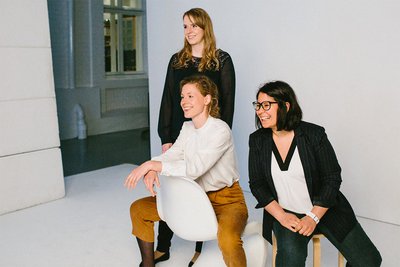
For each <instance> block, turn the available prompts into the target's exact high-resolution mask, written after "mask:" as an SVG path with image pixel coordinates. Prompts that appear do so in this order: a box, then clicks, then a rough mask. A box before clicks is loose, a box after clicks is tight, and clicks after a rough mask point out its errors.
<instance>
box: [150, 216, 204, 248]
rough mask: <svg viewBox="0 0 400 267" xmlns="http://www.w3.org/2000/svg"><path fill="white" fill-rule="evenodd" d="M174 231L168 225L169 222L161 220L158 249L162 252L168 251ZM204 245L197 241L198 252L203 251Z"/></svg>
mask: <svg viewBox="0 0 400 267" xmlns="http://www.w3.org/2000/svg"><path fill="white" fill-rule="evenodd" d="M173 235H174V232H172V230H171V229H170V228H169V227H168V225H167V223H166V222H164V221H159V224H158V236H157V250H158V251H160V252H168V251H169V248H170V247H171V239H172V236H173ZM202 247H203V242H201V241H197V242H196V249H195V251H196V252H201V248H202Z"/></svg>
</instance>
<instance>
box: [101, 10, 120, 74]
mask: <svg viewBox="0 0 400 267" xmlns="http://www.w3.org/2000/svg"><path fill="white" fill-rule="evenodd" d="M117 26H118V19H117V15H116V14H113V13H104V49H105V50H104V53H105V71H106V72H117V71H118V27H117Z"/></svg>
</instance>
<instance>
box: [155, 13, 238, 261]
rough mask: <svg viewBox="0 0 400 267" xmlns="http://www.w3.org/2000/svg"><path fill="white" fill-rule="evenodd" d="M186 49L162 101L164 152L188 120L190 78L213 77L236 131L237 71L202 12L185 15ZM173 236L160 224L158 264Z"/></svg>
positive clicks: (175, 60) (171, 70)
mask: <svg viewBox="0 0 400 267" xmlns="http://www.w3.org/2000/svg"><path fill="white" fill-rule="evenodd" d="M183 28H184V35H185V36H184V45H183V48H182V50H180V51H179V52H178V53H176V54H174V55H173V56H172V57H171V59H170V61H169V64H168V70H167V75H166V79H165V85H164V92H163V95H162V100H161V107H160V114H159V121H158V135H159V136H160V138H161V143H162V152H163V153H164V152H165V151H167V150H168V149H169V148H170V147H171V146H172V144H173V143H174V142H175V141H176V138H177V137H178V135H179V132H180V130H181V127H182V124H183V122H184V121H185V120H186V119H185V117H184V116H183V112H182V108H181V107H180V101H181V99H180V87H179V83H180V82H181V81H182V80H183V79H184V78H186V77H188V76H191V75H194V74H202V75H205V76H207V77H209V78H210V79H211V80H212V81H213V82H214V83H215V84H216V85H217V87H218V94H219V99H218V103H219V108H220V118H221V119H222V120H223V121H225V122H226V123H227V124H228V125H229V127H230V128H232V121H233V111H234V104H235V70H234V66H233V62H232V59H231V57H230V55H229V54H228V53H227V52H225V51H223V50H221V49H217V48H216V40H215V36H214V30H213V25H212V22H211V19H210V16H209V15H208V14H207V12H206V11H205V10H203V9H201V8H193V9H190V10H188V11H186V12H185V13H184V14H183ZM172 236H173V232H172V231H171V230H170V229H169V227H168V226H167V224H166V223H165V222H163V221H160V223H159V228H158V244H157V250H156V251H155V255H154V257H155V261H156V263H157V262H160V261H165V260H168V259H169V249H170V246H171V239H172ZM201 247H202V242H197V243H196V253H195V255H194V257H193V259H192V261H191V262H190V263H189V266H191V265H193V263H194V261H195V260H196V259H197V257H198V256H199V254H200V252H201Z"/></svg>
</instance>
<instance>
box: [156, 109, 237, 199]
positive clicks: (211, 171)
mask: <svg viewBox="0 0 400 267" xmlns="http://www.w3.org/2000/svg"><path fill="white" fill-rule="evenodd" d="M152 160H156V161H161V162H162V171H161V174H162V175H166V176H185V177H188V178H191V179H193V180H196V182H198V183H199V185H200V186H201V187H202V188H203V189H204V191H206V192H208V191H216V190H219V189H222V188H224V187H226V186H228V187H230V186H231V185H232V184H233V183H234V182H236V181H238V180H239V172H238V168H237V161H236V154H235V148H234V144H233V137H232V132H231V130H230V128H229V126H228V125H227V124H226V123H225V122H224V121H222V120H220V119H216V118H213V117H211V116H210V117H208V119H207V121H206V123H205V124H204V125H203V126H202V127H201V128H199V129H196V128H195V127H194V124H193V122H192V121H187V122H185V123H184V124H183V126H182V129H181V132H180V133H179V136H178V138H177V140H176V142H175V143H174V144H173V146H172V147H171V148H170V149H168V150H167V151H166V152H165V153H164V154H161V155H160V156H157V157H154V158H152ZM161 182H162V181H161Z"/></svg>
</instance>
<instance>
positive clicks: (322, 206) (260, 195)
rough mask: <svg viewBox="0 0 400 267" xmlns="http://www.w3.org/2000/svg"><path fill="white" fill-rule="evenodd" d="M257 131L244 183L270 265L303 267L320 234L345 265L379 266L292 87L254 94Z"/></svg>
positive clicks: (320, 134)
mask: <svg viewBox="0 0 400 267" xmlns="http://www.w3.org/2000/svg"><path fill="white" fill-rule="evenodd" d="M253 106H254V108H255V110H256V124H257V128H258V130H256V131H255V132H254V133H252V134H251V135H250V140H249V146H250V151H249V179H250V189H251V192H252V194H253V195H254V196H255V198H256V199H257V201H258V204H257V208H264V219H263V235H264V238H265V239H266V240H268V241H269V242H270V243H271V242H272V231H273V232H274V235H275V237H276V239H277V246H278V252H277V257H276V266H305V263H306V258H307V244H308V242H309V241H310V239H311V237H312V235H313V234H315V233H322V234H324V235H325V236H326V237H327V238H328V239H329V240H330V242H331V243H332V244H333V245H334V246H335V247H336V248H337V249H338V250H339V251H340V252H341V253H342V254H343V255H344V257H345V258H346V260H347V266H380V264H381V261H382V258H381V256H380V253H379V252H378V250H377V249H376V247H375V246H374V244H373V243H372V242H371V240H370V239H369V238H368V236H367V235H366V233H365V232H364V230H363V229H362V227H361V225H360V224H359V222H358V221H357V219H356V216H355V214H354V212H353V209H352V207H351V206H350V204H349V202H348V201H347V199H346V198H345V196H344V195H343V194H342V193H341V192H340V191H339V188H340V183H341V181H342V179H341V174H340V173H341V168H340V166H339V163H338V161H337V158H336V155H335V152H334V150H333V148H332V146H331V144H330V142H329V140H328V138H327V135H326V133H325V130H324V128H323V127H321V126H318V125H315V124H312V123H308V122H304V121H302V120H301V119H302V110H301V108H300V106H299V104H298V102H297V99H296V95H295V93H294V91H293V89H292V88H291V87H290V86H289V85H288V84H287V83H285V82H282V81H275V82H269V83H266V84H264V85H263V86H262V87H261V88H260V89H259V90H258V92H257V101H255V102H253Z"/></svg>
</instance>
